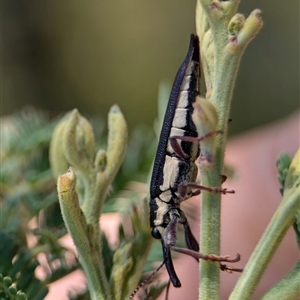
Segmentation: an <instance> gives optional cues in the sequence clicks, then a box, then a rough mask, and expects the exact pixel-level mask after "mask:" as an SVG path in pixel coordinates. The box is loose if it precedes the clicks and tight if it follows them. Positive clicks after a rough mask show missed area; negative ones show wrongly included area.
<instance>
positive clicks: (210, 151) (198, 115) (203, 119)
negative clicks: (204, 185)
mask: <svg viewBox="0 0 300 300" xmlns="http://www.w3.org/2000/svg"><path fill="white" fill-rule="evenodd" d="M193 107H194V112H193V115H192V118H193V121H194V124H195V126H196V128H197V132H198V136H199V142H200V149H201V155H200V157H199V162H200V164H201V165H202V166H204V167H207V168H209V167H211V166H212V164H213V157H214V153H215V138H214V137H215V135H216V134H217V133H220V132H219V131H218V132H217V131H216V128H217V126H218V121H219V117H218V113H217V110H216V108H215V106H214V105H213V104H212V103H211V102H210V101H208V100H207V99H205V98H202V97H199V96H198V97H197V98H196V102H195V103H193Z"/></svg>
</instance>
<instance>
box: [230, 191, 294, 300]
mask: <svg viewBox="0 0 300 300" xmlns="http://www.w3.org/2000/svg"><path fill="white" fill-rule="evenodd" d="M299 209H300V189H299V188H298V189H293V190H290V191H289V192H287V193H286V194H285V195H284V198H283V200H282V202H281V204H280V205H279V207H278V209H277V211H276V212H275V214H274V216H273V218H272V219H271V222H270V224H269V226H268V227H267V229H266V231H265V232H264V234H263V236H262V237H261V239H260V241H259V243H258V245H257V247H256V249H255V250H254V252H253V254H252V255H251V257H250V259H249V261H248V263H247V265H246V267H245V269H244V271H243V273H242V276H241V277H240V279H239V281H238V283H237V285H236V286H235V288H234V290H233V292H232V294H231V295H230V298H229V299H231V300H233V299H234V300H238V299H242V300H245V299H250V297H251V295H252V294H253V292H254V290H255V288H256V286H257V284H258V282H259V280H260V278H261V277H262V275H263V273H264V271H265V269H266V267H267V265H268V263H269V261H270V260H271V258H272V256H273V254H274V252H275V250H276V249H277V247H278V246H279V244H280V242H281V240H282V239H283V237H284V235H285V233H286V232H287V230H288V229H289V227H291V226H292V224H293V223H294V220H295V215H296V213H297V211H298V210H299ZM283 259H284V258H283ZM276 298H277V297H276ZM282 299H283V298H282Z"/></svg>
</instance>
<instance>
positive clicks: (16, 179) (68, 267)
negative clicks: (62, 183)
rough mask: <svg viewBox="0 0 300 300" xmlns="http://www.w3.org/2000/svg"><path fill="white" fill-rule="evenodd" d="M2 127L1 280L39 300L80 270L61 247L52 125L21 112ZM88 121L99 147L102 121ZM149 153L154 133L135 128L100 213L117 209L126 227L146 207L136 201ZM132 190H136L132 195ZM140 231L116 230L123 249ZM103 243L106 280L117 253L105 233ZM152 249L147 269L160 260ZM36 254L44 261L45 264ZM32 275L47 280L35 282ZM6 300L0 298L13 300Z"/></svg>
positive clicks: (80, 295)
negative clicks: (51, 151) (52, 286)
mask: <svg viewBox="0 0 300 300" xmlns="http://www.w3.org/2000/svg"><path fill="white" fill-rule="evenodd" d="M1 122H2V133H3V134H2V148H1V162H2V165H1V175H0V184H1V192H2V193H1V203H0V216H1V223H0V224H1V227H0V273H1V274H2V278H3V277H5V276H9V277H10V279H11V283H12V284H14V285H15V286H16V289H17V290H22V292H24V293H25V294H26V295H27V297H28V299H33V300H38V299H44V297H45V296H46V295H47V293H48V287H47V286H48V284H50V283H52V282H54V281H56V280H58V279H60V278H62V277H64V276H66V275H67V274H69V273H71V272H73V271H74V270H76V269H78V268H80V265H79V263H78V261H77V259H76V255H75V253H73V252H72V251H71V250H70V249H67V248H65V247H64V246H62V245H61V243H60V241H59V239H60V238H61V237H62V236H64V235H65V234H66V229H65V227H64V224H63V221H62V218H61V213H60V209H59V205H58V200H57V192H56V179H55V178H53V177H52V174H51V171H50V169H49V161H48V151H49V141H50V138H51V134H52V132H53V130H54V126H55V124H57V120H51V119H50V118H49V116H48V114H46V113H44V112H42V111H37V110H35V109H33V108H25V109H23V110H22V111H20V112H19V113H16V114H14V115H12V116H10V117H6V118H2V120H1ZM92 123H93V126H94V128H97V129H96V132H95V134H96V140H97V142H98V145H97V147H98V148H99V147H100V148H101V147H105V142H104V140H106V139H104V136H103V133H104V129H105V126H104V122H103V120H97V119H96V118H94V119H92ZM154 151H155V136H154V132H153V131H152V130H151V129H150V128H149V127H146V126H141V127H138V128H137V129H136V130H133V132H132V135H131V138H130V140H129V145H128V151H127V154H126V156H125V160H124V163H123V165H122V167H121V169H120V172H119V173H118V175H117V177H116V178H115V181H114V183H113V189H112V192H110V193H109V195H108V197H107V200H106V203H105V205H104V209H103V211H104V213H105V212H116V211H118V212H120V213H121V216H122V218H125V219H126V218H127V225H128V217H129V221H130V220H131V221H132V222H133V221H134V220H135V222H137V220H138V219H137V217H135V214H137V211H138V210H137V207H139V206H141V205H142V206H144V205H146V207H147V206H148V204H144V203H147V201H146V202H145V201H142V200H141V197H144V196H141V195H145V194H146V189H145V188H146V184H145V183H146V181H147V175H148V172H149V169H150V166H151V164H152V159H153V153H154ZM135 183H136V184H135ZM141 183H144V184H141ZM136 186H139V187H141V188H140V189H135V188H134V187H136ZM120 199H121V201H120ZM142 203H143V204H142ZM130 218H131V219H130ZM32 220H36V223H35V222H33V223H32ZM124 223H126V222H124ZM137 225H138V224H132V226H133V228H134V231H133V232H131V234H130V235H128V230H126V229H124V226H125V225H124V224H123V223H121V224H120V225H119V226H120V227H119V243H120V247H121V245H122V244H125V243H126V241H127V242H128V241H131V242H132V243H133V241H134V239H133V236H134V237H136V238H137V240H136V242H137V243H138V226H137ZM136 228H137V229H136ZM132 234H133V236H132ZM29 240H30V242H29ZM102 245H103V248H102V252H103V257H104V261H105V263H106V275H107V278H109V277H110V275H111V272H112V267H113V263H112V259H113V255H114V253H115V251H116V249H115V248H112V247H111V246H110V245H109V243H108V241H107V240H106V236H105V235H104V234H102ZM155 245H156V247H154V248H153V250H152V252H151V254H150V257H149V260H148V262H147V264H146V266H145V270H144V271H150V270H153V262H156V261H158V260H161V249H160V244H158V243H157V244H155ZM158 249H159V250H158ZM41 255H42V256H43V257H44V258H45V259H43V260H42V261H41V260H40V257H41ZM70 257H71V258H70ZM37 269H39V271H40V273H42V274H43V276H42V277H43V278H44V279H41V278H38V277H37V276H36V270H37ZM157 289H158V290H156V289H155V288H154V290H153V288H151V293H154V294H159V293H160V292H161V291H162V288H161V287H157ZM17 290H16V291H17ZM159 291H160V292H159ZM1 292H3V290H1V289H0V293H1ZM6 295H7V294H6ZM3 297H4V296H3ZM7 297H8V298H3V299H15V298H13V297H10V298H9V296H7ZM69 297H70V299H89V296H88V293H87V291H73V290H72V291H70V295H69ZM16 299H17V298H16Z"/></svg>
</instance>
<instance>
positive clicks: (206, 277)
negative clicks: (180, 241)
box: [196, 0, 262, 300]
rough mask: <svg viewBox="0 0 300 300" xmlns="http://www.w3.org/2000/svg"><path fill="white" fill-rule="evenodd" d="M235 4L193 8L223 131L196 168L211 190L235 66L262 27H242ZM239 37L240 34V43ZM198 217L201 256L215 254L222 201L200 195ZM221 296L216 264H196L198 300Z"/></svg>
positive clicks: (202, 2)
mask: <svg viewBox="0 0 300 300" xmlns="http://www.w3.org/2000/svg"><path fill="white" fill-rule="evenodd" d="M238 3H239V1H238V0H233V1H230V2H227V1H226V2H225V1H224V2H213V1H210V0H199V1H198V3H197V7H196V27H197V35H198V36H199V37H200V52H201V57H204V62H205V65H204V72H205V74H204V75H205V76H208V80H207V82H206V88H207V94H206V97H207V99H208V100H210V101H211V102H212V104H214V106H215V108H216V110H217V113H218V116H219V125H218V129H220V130H222V132H223V133H222V134H221V135H218V136H217V137H216V149H215V152H214V149H213V150H212V157H213V163H212V166H210V167H205V166H203V167H202V168H200V170H201V181H202V184H203V185H204V186H209V187H220V185H221V180H220V175H222V174H223V166H224V154H225V145H226V140H227V122H228V116H229V110H230V104H231V98H232V93H233V88H234V83H235V79H236V74H237V70H238V66H239V62H240V59H241V56H242V54H243V51H244V49H245V47H246V45H247V44H248V42H249V41H250V40H251V39H252V38H253V37H254V36H255V34H256V33H257V32H258V30H259V29H260V28H261V26H262V22H261V20H260V18H259V17H260V16H259V11H258V10H257V11H254V12H255V13H252V15H251V18H249V20H250V21H248V23H249V22H250V24H251V26H250V27H249V26H248V27H245V28H243V25H244V24H246V22H245V19H244V17H241V16H240V15H235V14H236V10H237V6H238ZM234 17H235V19H234ZM205 18H207V21H206V20H205ZM229 28H230V29H231V32H230V34H229ZM242 28H243V29H242ZM239 34H240V35H241V34H243V35H241V38H240V39H239ZM202 42H203V44H204V47H203V48H201V45H202ZM205 79H206V78H205ZM200 214H201V218H200V219H201V224H200V252H201V253H209V254H216V255H219V254H220V216H221V196H220V195H219V194H213V193H207V192H203V194H202V205H201V212H200ZM219 297H220V296H219V265H218V264H215V263H211V262H208V261H200V282H199V299H209V300H213V299H219Z"/></svg>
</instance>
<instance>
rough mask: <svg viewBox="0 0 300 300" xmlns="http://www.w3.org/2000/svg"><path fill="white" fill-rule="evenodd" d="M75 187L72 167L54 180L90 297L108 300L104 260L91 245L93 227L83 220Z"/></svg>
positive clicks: (94, 299)
mask: <svg viewBox="0 0 300 300" xmlns="http://www.w3.org/2000/svg"><path fill="white" fill-rule="evenodd" d="M75 187H76V176H75V172H74V169H73V168H72V167H71V168H69V170H68V172H67V173H66V174H63V175H61V176H59V178H58V183H57V190H58V196H59V203H60V207H61V212H62V216H63V219H64V222H65V224H66V227H67V229H68V232H69V233H70V235H71V236H72V239H73V241H74V243H75V245H76V248H77V251H78V254H79V261H80V264H81V265H82V267H83V269H84V272H85V274H86V276H87V280H88V286H89V292H90V296H91V299H93V300H102V299H103V300H108V299H111V296H110V293H109V286H108V282H107V280H106V277H105V273H104V266H103V261H102V260H101V261H100V260H99V257H102V256H101V255H99V253H97V251H96V248H95V244H93V240H94V239H93V238H94V234H93V229H92V227H90V226H88V225H87V223H86V221H85V217H84V215H83V213H82V211H81V209H80V206H79V200H78V196H77V193H76V191H75ZM91 237H92V238H91Z"/></svg>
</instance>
